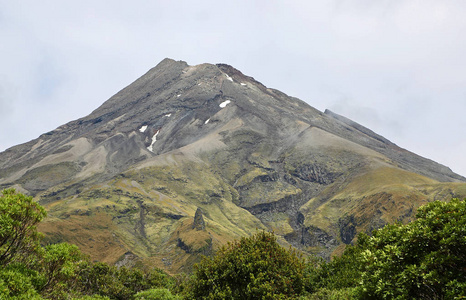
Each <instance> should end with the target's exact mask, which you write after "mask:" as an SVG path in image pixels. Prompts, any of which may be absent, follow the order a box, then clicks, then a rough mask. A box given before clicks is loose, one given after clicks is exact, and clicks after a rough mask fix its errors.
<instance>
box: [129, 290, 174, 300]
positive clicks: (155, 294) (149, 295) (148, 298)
mask: <svg viewBox="0 0 466 300" xmlns="http://www.w3.org/2000/svg"><path fill="white" fill-rule="evenodd" d="M177 299H180V298H179V297H178V296H175V295H173V294H172V293H171V292H170V291H169V290H168V289H150V290H146V291H142V292H139V293H137V294H136V295H135V296H134V300H177Z"/></svg>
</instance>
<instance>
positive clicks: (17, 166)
mask: <svg viewBox="0 0 466 300" xmlns="http://www.w3.org/2000/svg"><path fill="white" fill-rule="evenodd" d="M465 181H466V179H465V178H464V177H461V176H459V175H457V174H455V173H453V172H452V171H451V170H450V169H449V168H447V167H445V166H442V165H440V164H438V163H435V162H433V161H431V160H428V159H425V158H423V157H420V156H418V155H416V154H414V153H411V152H409V151H407V150H405V149H401V148H399V147H398V146H396V145H395V144H393V143H392V142H390V141H388V140H386V139H385V138H383V137H381V136H379V135H377V134H376V133H374V132H372V131H371V130H369V129H367V128H365V127H363V126H361V125H359V124H357V123H355V122H353V121H351V120H349V119H347V118H345V117H343V116H339V115H337V114H335V113H333V112H331V111H328V110H327V111H325V112H324V113H322V112H320V111H318V110H316V109H314V108H312V107H311V106H309V105H308V104H306V103H305V102H303V101H301V100H299V99H296V98H293V97H289V96H287V95H285V94H284V93H282V92H280V91H277V90H273V89H269V88H267V87H265V86H263V85H262V84H261V83H259V82H258V81H256V80H254V79H253V78H252V77H248V76H245V75H243V74H242V73H241V72H240V71H238V70H236V69H234V68H233V67H231V66H228V65H223V64H219V65H212V64H202V65H197V66H189V65H188V64H186V63H185V62H182V61H174V60H171V59H165V60H163V61H162V62H161V63H159V64H158V65H157V66H156V67H155V68H153V69H151V70H150V71H149V72H147V73H146V74H145V75H143V76H142V77H141V78H139V79H138V80H136V81H135V82H134V83H132V84H131V85H129V86H128V87H126V88H125V89H123V90H121V91H120V92H118V93H117V94H116V95H115V96H113V97H112V98H110V99H109V100H108V101H106V102H105V103H104V104H103V105H102V106H100V107H99V108H98V109H96V110H95V111H94V112H92V113H91V114H90V115H88V116H87V117H84V118H82V119H79V120H76V121H72V122H70V123H68V124H65V125H63V126H60V127H59V128H57V129H56V130H54V131H52V132H49V133H46V134H43V135H41V136H40V137H39V138H38V139H36V140H33V141H30V142H28V143H25V144H22V145H18V146H15V147H13V148H10V149H8V150H6V151H5V152H3V153H0V187H2V188H5V187H9V186H14V187H16V188H17V189H18V190H20V191H23V192H26V193H29V194H31V195H33V196H35V197H36V199H37V200H38V201H40V203H42V204H43V205H44V206H46V208H47V210H48V211H49V218H48V219H47V221H46V222H45V223H44V224H43V225H42V228H41V229H42V230H43V231H44V232H45V233H46V235H47V239H48V241H51V242H57V241H62V240H66V241H70V242H73V243H76V244H78V245H79V246H80V247H81V248H82V249H83V250H84V251H85V252H87V253H89V254H91V255H92V256H93V257H94V258H95V259H99V260H105V261H108V262H116V261H126V260H127V259H128V257H132V258H133V259H143V260H145V261H146V263H152V264H154V265H157V266H160V267H163V268H165V269H167V270H168V271H169V272H173V273H175V272H180V271H183V270H187V269H189V267H190V266H191V265H192V264H193V263H194V262H195V261H196V260H197V259H198V257H199V255H200V254H209V253H212V251H214V250H215V249H216V247H218V246H219V245H221V244H223V243H225V242H227V241H229V240H231V239H234V238H237V237H240V236H245V235H249V234H252V233H254V232H255V231H256V230H257V229H268V230H274V231H275V233H277V234H278V235H280V237H281V242H282V243H284V244H291V245H293V246H295V247H297V248H299V249H301V250H303V251H305V252H312V253H318V254H320V255H322V256H324V257H328V256H329V255H330V254H331V253H332V252H333V253H338V252H339V251H340V250H341V247H342V245H344V244H349V243H351V242H352V241H353V240H354V238H355V236H356V234H357V232H359V231H370V230H372V229H375V228H378V227H380V226H383V225H384V224H386V223H387V222H394V221H397V220H400V221H405V220H409V219H410V218H411V217H412V214H413V211H415V209H416V207H418V206H419V205H421V204H423V203H425V202H427V201H432V200H434V199H441V200H446V199H449V198H451V197H452V196H457V197H464V196H466V184H465V183H464V182H465ZM196 212H197V213H196ZM195 215H196V217H195ZM195 220H196V221H195ZM201 220H202V221H201ZM200 223H202V224H200Z"/></svg>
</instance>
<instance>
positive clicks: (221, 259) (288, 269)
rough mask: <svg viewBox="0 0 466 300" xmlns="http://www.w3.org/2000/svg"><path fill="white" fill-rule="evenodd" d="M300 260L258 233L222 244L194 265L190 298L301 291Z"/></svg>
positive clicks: (270, 236)
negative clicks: (212, 255) (214, 252)
mask: <svg viewBox="0 0 466 300" xmlns="http://www.w3.org/2000/svg"><path fill="white" fill-rule="evenodd" d="M305 267H306V264H305V261H304V259H303V258H302V257H301V256H300V255H298V253H297V252H296V251H294V250H292V249H289V250H287V249H285V248H283V247H281V246H280V245H279V244H278V243H277V239H276V237H275V236H274V234H273V233H267V232H264V231H262V232H260V233H258V234H256V235H253V236H251V237H248V238H242V239H241V240H240V241H236V242H233V243H229V244H228V245H226V246H224V247H222V248H221V249H220V250H219V251H218V253H217V254H216V255H215V256H214V257H212V258H207V257H205V258H203V260H202V261H201V262H200V263H199V264H197V265H195V267H194V268H195V270H194V277H193V279H192V280H191V290H190V294H189V297H191V298H193V299H263V298H265V299H283V298H286V297H295V296H298V295H300V294H302V293H303V292H304V270H305Z"/></svg>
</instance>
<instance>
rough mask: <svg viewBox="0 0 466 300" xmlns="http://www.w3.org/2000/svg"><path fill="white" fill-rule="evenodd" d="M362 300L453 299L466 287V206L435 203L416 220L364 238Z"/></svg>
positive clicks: (361, 239) (360, 240) (454, 201)
mask: <svg viewBox="0 0 466 300" xmlns="http://www.w3.org/2000/svg"><path fill="white" fill-rule="evenodd" d="M358 244H359V246H360V247H361V248H362V249H363V251H362V253H361V262H362V266H363V267H364V268H363V270H362V271H363V272H362V276H361V278H362V285H361V287H360V288H359V291H360V293H361V297H362V298H363V299H447V298H448V299H455V297H464V296H466V293H465V283H466V201H464V200H459V199H452V200H451V201H450V202H440V201H435V202H432V203H429V204H427V205H425V206H422V207H420V208H419V210H418V213H417V215H416V219H415V221H413V222H411V223H409V224H406V225H400V224H395V225H387V226H385V227H384V228H382V229H380V230H377V231H374V233H373V236H371V237H369V236H367V235H364V234H362V235H360V236H359V238H358Z"/></svg>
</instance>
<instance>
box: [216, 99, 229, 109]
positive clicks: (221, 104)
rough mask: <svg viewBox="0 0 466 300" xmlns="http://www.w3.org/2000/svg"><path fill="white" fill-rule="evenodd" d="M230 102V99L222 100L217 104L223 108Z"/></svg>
mask: <svg viewBox="0 0 466 300" xmlns="http://www.w3.org/2000/svg"><path fill="white" fill-rule="evenodd" d="M230 102H231V101H230V100H226V101H223V102H222V103H220V105H219V106H220V107H221V108H224V107H225V106H227V105H228V104H230Z"/></svg>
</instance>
